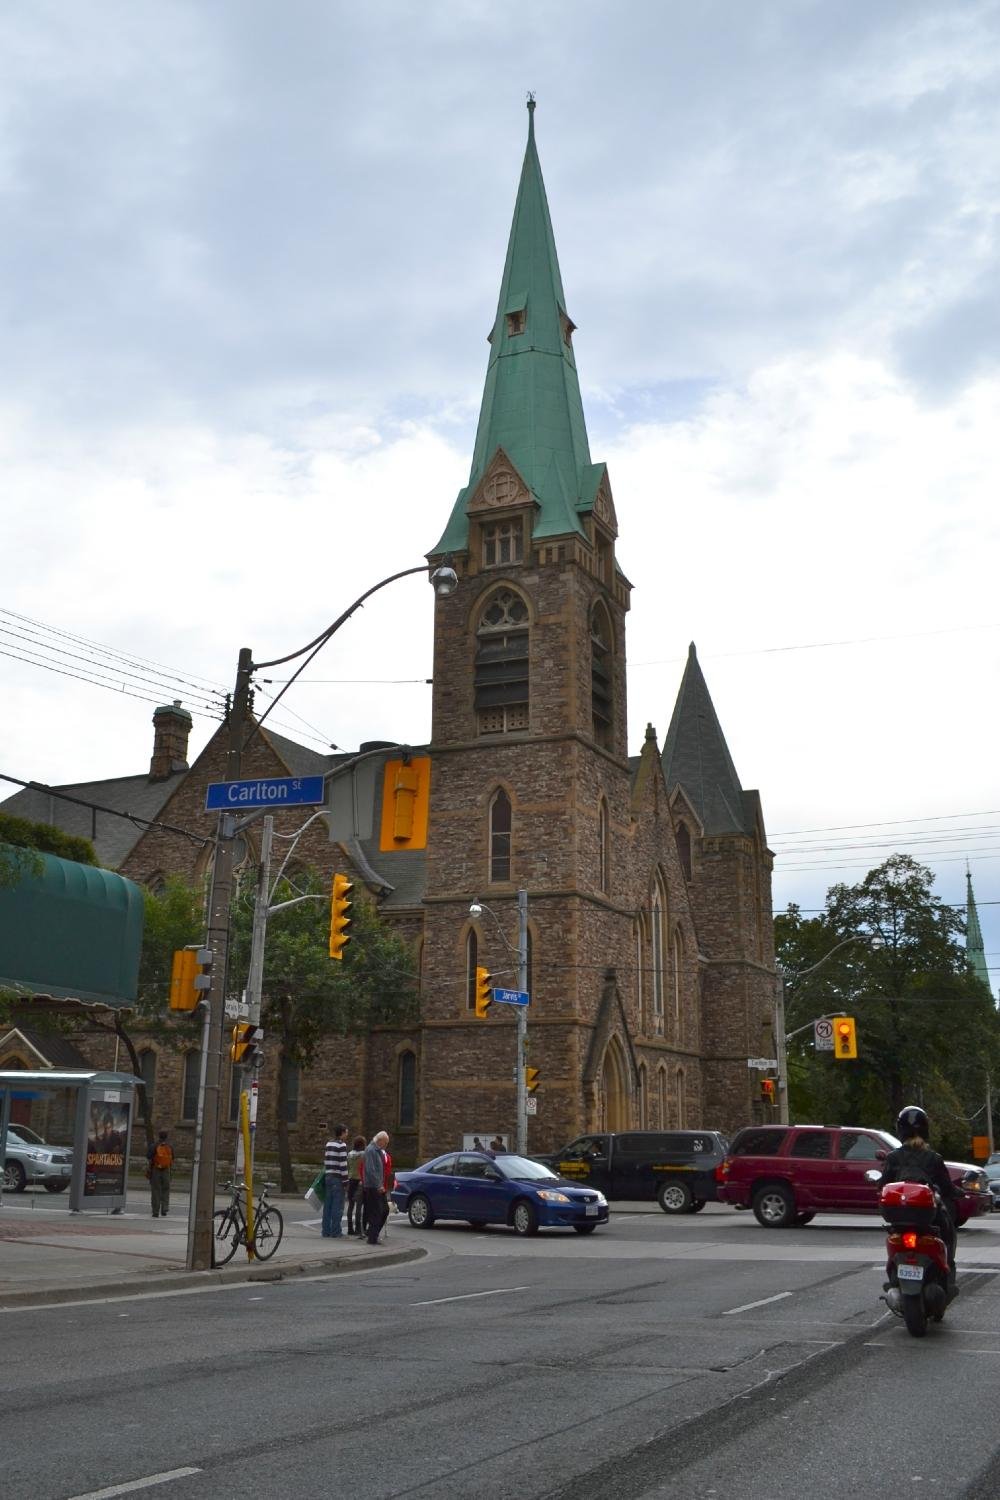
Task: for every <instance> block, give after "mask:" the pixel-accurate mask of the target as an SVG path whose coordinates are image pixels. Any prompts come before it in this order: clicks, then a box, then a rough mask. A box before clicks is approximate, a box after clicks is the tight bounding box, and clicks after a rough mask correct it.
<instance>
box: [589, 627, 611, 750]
mask: <svg viewBox="0 0 1000 1500" xmlns="http://www.w3.org/2000/svg"><path fill="white" fill-rule="evenodd" d="M614 641H615V638H614V632H613V630H612V628H611V617H610V615H609V614H608V611H607V609H606V608H605V606H604V603H603V601H602V600H600V599H598V601H597V603H596V604H595V605H594V607H593V609H592V610H591V612H590V706H591V713H592V717H593V723H594V739H595V740H596V742H597V744H599V745H601V746H603V747H604V749H606V750H610V748H611V743H612V731H613V729H614V706H613V705H614V676H613V672H612V662H613V657H614Z"/></svg>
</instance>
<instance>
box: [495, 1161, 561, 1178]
mask: <svg viewBox="0 0 1000 1500" xmlns="http://www.w3.org/2000/svg"><path fill="white" fill-rule="evenodd" d="M497 1166H498V1167H499V1169H500V1171H501V1172H502V1173H503V1175H504V1176H505V1177H506V1178H508V1179H509V1180H510V1181H511V1182H544V1181H545V1179H546V1178H555V1176H556V1174H555V1172H553V1171H551V1170H550V1169H549V1168H548V1167H543V1166H542V1164H541V1162H540V1161H529V1160H528V1158H527V1157H526V1156H498V1157H497Z"/></svg>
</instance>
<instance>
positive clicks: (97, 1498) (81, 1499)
mask: <svg viewBox="0 0 1000 1500" xmlns="http://www.w3.org/2000/svg"><path fill="white" fill-rule="evenodd" d="M200 1473H201V1470H200V1469H194V1468H190V1467H189V1468H186V1469H165V1470H164V1471H163V1473H162V1474H147V1475H146V1477H145V1479H130V1480H129V1482H128V1483H127V1484H109V1485H108V1487H107V1489H104V1490H88V1491H87V1493H86V1494H85V1495H71V1496H70V1500H110V1496H112V1495H131V1494H133V1493H134V1491H135V1490H148V1489H151V1488H152V1487H153V1485H154V1484H169V1482H170V1481H171V1479H187V1478H188V1476H189V1475H191V1474H200Z"/></svg>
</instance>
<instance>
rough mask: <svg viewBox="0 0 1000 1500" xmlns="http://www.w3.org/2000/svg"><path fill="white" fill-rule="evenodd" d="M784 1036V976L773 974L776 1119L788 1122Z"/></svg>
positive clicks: (786, 1060) (782, 1122) (786, 1066)
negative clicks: (776, 1068) (776, 1070)
mask: <svg viewBox="0 0 1000 1500" xmlns="http://www.w3.org/2000/svg"><path fill="white" fill-rule="evenodd" d="M786 1043H787V1038H786V1036H785V976H784V974H783V973H782V971H781V970H780V969H779V970H778V971H777V973H776V974H775V976H774V1055H775V1057H776V1058H777V1060H778V1120H779V1123H780V1124H782V1125H787V1124H788V1048H787V1045H786Z"/></svg>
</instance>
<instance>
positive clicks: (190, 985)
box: [170, 947, 212, 1011]
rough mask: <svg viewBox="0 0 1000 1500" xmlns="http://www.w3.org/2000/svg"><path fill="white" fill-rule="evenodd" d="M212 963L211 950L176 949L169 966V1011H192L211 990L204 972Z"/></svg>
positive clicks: (210, 982) (196, 948)
mask: <svg viewBox="0 0 1000 1500" xmlns="http://www.w3.org/2000/svg"><path fill="white" fill-rule="evenodd" d="M211 962H212V950H211V948H199V947H193V948H178V949H177V951H176V952H175V953H174V957H173V962H172V964H171V966H170V1009H171V1010H185V1011H191V1010H194V1008H195V1006H196V1005H197V1004H198V1001H199V1000H200V999H201V998H202V996H203V995H204V994H205V993H206V991H207V990H209V989H210V988H211V984H212V981H211V978H210V977H209V975H208V974H206V973H205V970H206V969H207V968H208V967H209V965H210V964H211Z"/></svg>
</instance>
